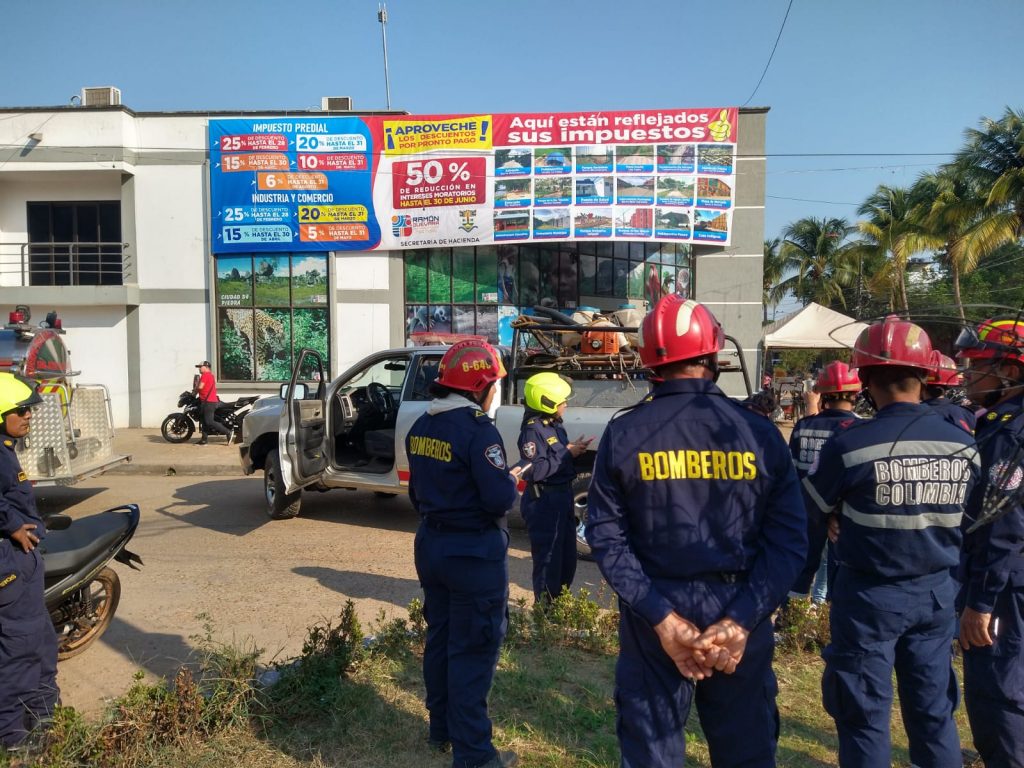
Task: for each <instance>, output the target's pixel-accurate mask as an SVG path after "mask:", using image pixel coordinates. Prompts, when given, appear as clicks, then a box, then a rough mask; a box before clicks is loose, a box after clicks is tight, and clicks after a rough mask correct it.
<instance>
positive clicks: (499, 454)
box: [484, 443, 505, 469]
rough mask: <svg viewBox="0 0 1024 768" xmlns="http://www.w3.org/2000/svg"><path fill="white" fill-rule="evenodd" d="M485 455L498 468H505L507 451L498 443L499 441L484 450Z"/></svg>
mask: <svg viewBox="0 0 1024 768" xmlns="http://www.w3.org/2000/svg"><path fill="white" fill-rule="evenodd" d="M484 456H486V457H487V461H489V462H490V463H491V464H492V465H493V466H495V467H497V468H498V469H504V468H505V451H503V450H502V449H501V446H500V445H498V444H497V443H495V444H494V445H491V446H488V447H487V449H486V450H485V451H484Z"/></svg>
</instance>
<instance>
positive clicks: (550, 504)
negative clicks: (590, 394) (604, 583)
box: [519, 372, 593, 601]
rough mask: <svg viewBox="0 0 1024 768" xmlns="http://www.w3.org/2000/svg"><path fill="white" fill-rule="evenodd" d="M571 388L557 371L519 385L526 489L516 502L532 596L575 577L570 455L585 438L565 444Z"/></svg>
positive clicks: (553, 591)
mask: <svg viewBox="0 0 1024 768" xmlns="http://www.w3.org/2000/svg"><path fill="white" fill-rule="evenodd" d="M571 395H572V386H571V385H570V384H569V382H568V381H566V380H565V379H564V378H562V377H561V376H559V375H558V374H557V373H551V372H545V373H537V374H534V375H533V376H531V377H530V378H528V379H527V380H526V383H525V384H524V385H523V397H524V399H525V401H526V409H525V411H524V413H523V424H522V428H521V429H520V433H519V455H520V457H521V461H520V465H521V466H528V467H529V469H527V470H525V471H524V473H523V476H524V477H525V478H526V481H527V485H526V491H525V492H524V493H523V500H522V502H521V503H520V511H521V512H522V515H523V520H525V521H526V530H527V532H528V533H529V535H530V554H531V555H532V556H533V596H534V598H535V599H536V600H538V601H539V600H547V601H550V600H552V599H553V598H555V597H558V595H559V593H561V591H562V588H563V587H570V586H572V580H573V577H574V576H575V575H576V516H575V511H574V509H573V500H572V481H573V480H574V479H575V477H576V469H575V467H574V466H573V459H575V458H576V457H577V456H581V455H582V454H583V453H585V452H586V450H587V446H588V445H590V442H591V440H592V439H593V438H591V439H590V440H588V439H585V438H583V437H582V436H581V437H580V438H579V439H577V440H576V441H575V442H572V443H570V442H569V436H568V435H567V433H566V431H565V427H563V426H562V417H563V415H564V414H565V409H566V401H567V400H568V399H569V398H570V397H571Z"/></svg>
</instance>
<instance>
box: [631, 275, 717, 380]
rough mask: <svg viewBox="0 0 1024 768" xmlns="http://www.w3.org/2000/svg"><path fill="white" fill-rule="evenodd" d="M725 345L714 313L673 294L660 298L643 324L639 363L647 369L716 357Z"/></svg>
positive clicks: (641, 326)
mask: <svg viewBox="0 0 1024 768" xmlns="http://www.w3.org/2000/svg"><path fill="white" fill-rule="evenodd" d="M724 346H725V332H724V331H723V330H722V326H721V325H720V324H719V322H718V320H716V319H715V316H714V315H713V314H711V310H710V309H708V308H707V307H705V306H704V305H703V304H698V303H697V302H696V301H693V300H692V299H691V300H685V299H683V297H682V296H679V295H677V294H674V293H672V294H669V295H668V296H663V297H662V298H661V299H659V300H658V303H657V304H655V305H654V308H653V309H652V310H651V311H650V312H648V313H647V316H646V317H644V319H643V323H641V325H640V343H639V344H638V348H639V352H640V361H641V362H642V363H643V364H644V365H646V366H647V367H648V368H658V367H660V366H662V365H668V364H669V363H675V362H678V361H680V360H692V359H694V358H698V357H705V356H707V355H714V354H717V353H718V352H719V351H720V350H721V349H722V347H724Z"/></svg>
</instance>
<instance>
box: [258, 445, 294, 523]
mask: <svg viewBox="0 0 1024 768" xmlns="http://www.w3.org/2000/svg"><path fill="white" fill-rule="evenodd" d="M263 497H264V499H266V502H267V515H269V516H270V519H271V520H289V519H291V518H293V517H295V516H296V515H297V514H299V507H300V506H301V505H302V491H296V492H295V493H285V490H284V480H283V479H282V477H281V460H280V459H279V458H278V456H277V451H276V450H275V451H272V452H271V453H270V454H268V455H267V461H266V463H265V464H264V465H263Z"/></svg>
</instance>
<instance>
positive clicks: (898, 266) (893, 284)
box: [854, 184, 930, 310]
mask: <svg viewBox="0 0 1024 768" xmlns="http://www.w3.org/2000/svg"><path fill="white" fill-rule="evenodd" d="M921 204H922V200H921V199H919V198H918V197H917V196H916V195H915V194H914V191H913V190H911V189H907V188H905V187H889V186H886V185H885V184H880V185H879V186H878V188H877V189H875V191H874V192H872V193H871V195H869V196H868V199H867V200H865V201H864V202H863V203H862V204H861V206H860V207H859V208H858V209H857V213H858V214H859V215H860V216H866V217H867V218H866V219H865V220H864V221H860V222H858V223H857V229H859V230H860V232H861V234H863V235H864V237H863V238H862V239H861V240H859V241H858V242H857V244H856V246H855V249H854V251H855V253H856V254H857V256H858V258H859V259H866V260H881V262H882V268H881V269H880V270H879V271H878V272H877V273H876V274H875V275H874V276H873V277H872V281H871V282H872V287H873V288H875V289H876V290H878V289H880V288H885V289H886V290H887V291H888V292H889V296H890V308H892V309H894V310H906V309H907V308H908V306H909V302H908V300H907V279H906V271H907V263H908V262H909V261H910V257H911V256H913V255H914V254H915V253H920V252H921V251H924V250H927V248H928V247H929V243H930V241H928V240H927V238H925V237H924V235H925V233H926V230H925V227H924V225H923V224H922V223H921V217H920V214H919V211H920V206H921ZM880 257H881V258H880Z"/></svg>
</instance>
